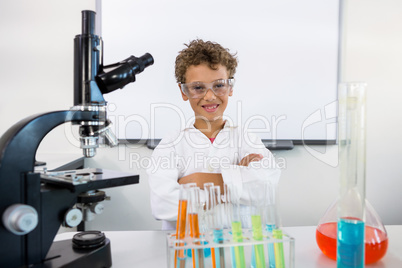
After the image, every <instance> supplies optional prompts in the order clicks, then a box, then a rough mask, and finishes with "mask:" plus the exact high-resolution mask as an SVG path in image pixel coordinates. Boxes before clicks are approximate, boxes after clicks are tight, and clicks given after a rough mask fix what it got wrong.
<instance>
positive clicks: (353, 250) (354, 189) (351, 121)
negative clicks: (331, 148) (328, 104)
mask: <svg viewBox="0 0 402 268" xmlns="http://www.w3.org/2000/svg"><path fill="white" fill-rule="evenodd" d="M365 86H366V85H365V84H364V83H345V84H341V85H340V86H339V91H338V93H339V97H338V105H339V106H338V112H339V115H338V122H339V126H338V131H339V135H338V138H339V166H340V191H339V197H338V198H337V199H336V200H335V202H333V203H332V204H331V206H330V207H329V208H328V209H327V211H326V212H325V214H324V216H323V217H322V218H321V220H320V221H319V223H318V226H317V230H316V241H317V244H318V247H319V248H320V249H321V251H322V252H323V253H324V254H325V255H326V256H328V257H330V258H331V259H334V260H337V267H363V266H364V263H365V264H369V263H373V262H376V261H378V260H379V259H381V258H382V257H383V256H384V255H385V253H386V251H387V247H388V236H387V232H386V230H385V227H384V225H383V224H382V222H381V219H380V217H379V216H378V214H377V213H376V212H375V210H374V209H373V207H372V206H371V205H370V203H369V202H368V201H367V200H366V198H365V180H366V178H365V168H366V161H365V160H366V159H365V158H366V156H365V147H366V144H365V137H366V128H365V124H366V122H365V97H366V91H365Z"/></svg>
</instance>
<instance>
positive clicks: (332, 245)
mask: <svg viewBox="0 0 402 268" xmlns="http://www.w3.org/2000/svg"><path fill="white" fill-rule="evenodd" d="M365 232H366V233H365V237H364V245H365V256H364V263H365V264H370V263H374V262H376V261H378V260H379V259H381V258H382V257H384V255H385V253H386V252H387V248H388V237H387V234H386V233H385V232H383V231H381V230H379V229H377V228H373V227H370V226H366V228H365ZM316 240H317V244H318V247H319V248H320V249H321V251H322V252H323V253H324V254H325V255H326V256H328V257H329V258H331V259H333V260H336V240H337V223H336V222H329V223H324V224H321V225H319V226H318V227H317V230H316Z"/></svg>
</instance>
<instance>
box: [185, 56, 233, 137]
mask: <svg viewBox="0 0 402 268" xmlns="http://www.w3.org/2000/svg"><path fill="white" fill-rule="evenodd" d="M217 67H218V68H217V69H216V70H213V69H211V68H210V67H208V65H207V64H200V65H191V66H190V67H188V69H187V72H186V81H185V82H186V83H193V82H204V83H211V82H214V81H216V80H219V79H228V78H229V77H228V73H227V70H226V67H224V66H222V65H218V66H217ZM232 93H233V92H232V90H230V91H229V93H228V94H226V95H224V96H216V95H215V94H214V92H213V91H212V90H211V89H208V91H207V93H206V94H205V96H204V97H203V98H200V99H192V98H188V97H187V96H186V95H185V94H184V93H183V92H182V98H183V100H185V101H187V100H189V102H190V105H191V108H192V109H193V111H194V114H195V118H196V119H195V124H194V125H195V126H196V127H197V126H199V127H201V126H202V127H207V128H208V129H210V128H211V127H212V128H216V127H218V126H219V127H222V126H223V123H224V122H223V118H222V116H223V113H224V111H225V110H226V107H227V104H228V100H229V96H232ZM205 124H209V125H205ZM197 128H198V127H197Z"/></svg>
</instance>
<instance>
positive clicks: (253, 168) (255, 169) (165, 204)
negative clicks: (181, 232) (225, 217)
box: [147, 40, 280, 230]
mask: <svg viewBox="0 0 402 268" xmlns="http://www.w3.org/2000/svg"><path fill="white" fill-rule="evenodd" d="M186 46H187V48H185V49H183V50H182V51H181V52H180V53H179V55H178V56H177V58H176V65H175V76H176V80H177V82H178V84H179V89H180V92H181V96H182V98H183V100H184V101H189V103H190V105H191V108H192V109H193V111H194V115H195V121H194V124H193V125H192V126H190V127H187V128H185V129H183V130H181V131H180V132H179V133H176V134H174V135H172V136H170V137H166V138H164V139H163V140H162V141H161V142H160V144H159V145H158V146H157V147H156V148H155V150H154V152H153V154H152V157H153V161H152V163H154V165H152V166H151V167H150V168H149V169H148V170H147V173H148V175H149V185H150V190H151V193H150V196H151V208H152V214H153V215H154V217H155V218H156V219H159V220H163V224H162V229H163V230H169V229H175V228H176V222H175V221H176V218H177V211H178V209H177V206H178V202H179V185H180V184H186V183H191V182H194V183H196V184H197V186H198V187H200V188H201V189H203V185H204V183H207V182H213V183H214V184H215V185H219V186H220V187H221V189H223V185H224V183H233V185H234V187H236V188H237V189H238V191H239V193H240V194H241V197H242V199H243V200H244V199H247V197H246V195H245V194H244V193H242V192H243V191H242V185H243V183H245V182H247V181H254V180H268V179H269V180H273V181H275V182H277V181H278V180H279V176H280V170H279V169H277V168H276V167H275V163H274V159H273V156H272V154H271V153H270V152H269V151H268V150H267V149H266V148H265V146H264V145H263V144H262V142H261V140H260V139H259V138H257V137H256V136H254V135H251V134H249V133H246V132H245V133H243V132H242V131H241V129H240V128H238V127H234V126H230V124H229V122H227V121H226V120H224V118H223V113H224V111H225V109H226V107H227V105H228V100H229V97H230V96H232V95H233V85H234V74H235V72H236V67H237V59H236V58H235V55H232V54H230V53H229V50H227V49H224V48H223V47H222V46H221V45H219V44H217V43H213V42H209V41H208V42H204V41H203V40H193V41H192V42H190V43H189V44H188V45H186ZM168 159H169V160H171V159H174V161H173V162H172V161H167V160H168ZM162 163H165V164H164V165H163V164H162ZM166 163H174V164H168V165H166ZM263 163H265V164H264V165H263ZM267 163H268V168H267ZM158 165H159V166H158ZM240 166H242V167H240ZM263 167H264V168H263Z"/></svg>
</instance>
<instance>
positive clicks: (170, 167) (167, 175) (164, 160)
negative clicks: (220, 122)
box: [147, 140, 179, 221]
mask: <svg viewBox="0 0 402 268" xmlns="http://www.w3.org/2000/svg"><path fill="white" fill-rule="evenodd" d="M175 156H176V151H175V147H174V145H169V141H168V140H162V141H161V143H160V145H158V146H157V147H156V148H155V149H154V151H153V153H152V157H151V161H150V165H149V167H148V168H147V174H148V182H149V186H150V201H151V210H152V215H153V216H154V217H155V219H157V220H167V221H175V220H176V219H177V208H178V203H179V183H178V182H177V180H178V178H179V169H178V167H177V163H176V161H175V159H177V158H176V157H175Z"/></svg>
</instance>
